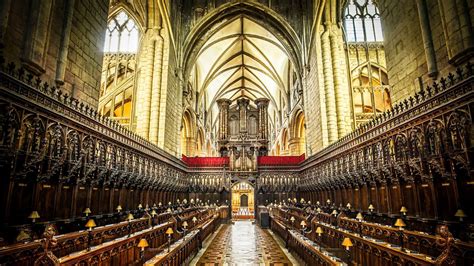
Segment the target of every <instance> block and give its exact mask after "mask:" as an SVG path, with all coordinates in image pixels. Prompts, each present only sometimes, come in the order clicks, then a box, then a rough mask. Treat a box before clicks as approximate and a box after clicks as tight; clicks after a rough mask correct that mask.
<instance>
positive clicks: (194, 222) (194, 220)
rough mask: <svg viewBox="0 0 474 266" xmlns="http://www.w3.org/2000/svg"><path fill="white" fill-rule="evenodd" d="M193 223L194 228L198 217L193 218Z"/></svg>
mask: <svg viewBox="0 0 474 266" xmlns="http://www.w3.org/2000/svg"><path fill="white" fill-rule="evenodd" d="M192 221H193V224H194V226H196V221H197V218H196V216H194V217H193V219H192Z"/></svg>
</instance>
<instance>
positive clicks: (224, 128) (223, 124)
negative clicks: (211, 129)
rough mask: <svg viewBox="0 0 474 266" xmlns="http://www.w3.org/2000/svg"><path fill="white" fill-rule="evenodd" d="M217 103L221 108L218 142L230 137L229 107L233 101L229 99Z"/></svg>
mask: <svg viewBox="0 0 474 266" xmlns="http://www.w3.org/2000/svg"><path fill="white" fill-rule="evenodd" d="M216 103H217V106H218V107H219V128H218V132H217V134H218V140H227V138H228V137H229V132H228V130H229V106H230V103H231V101H230V100H228V99H219V100H217V101H216Z"/></svg>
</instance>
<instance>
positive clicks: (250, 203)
mask: <svg viewBox="0 0 474 266" xmlns="http://www.w3.org/2000/svg"><path fill="white" fill-rule="evenodd" d="M254 202H255V200H254V188H253V186H252V185H251V184H250V183H249V182H246V181H241V182H238V183H235V184H234V185H233V186H232V218H233V219H254V211H255V208H254Z"/></svg>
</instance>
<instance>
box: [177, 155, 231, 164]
mask: <svg viewBox="0 0 474 266" xmlns="http://www.w3.org/2000/svg"><path fill="white" fill-rule="evenodd" d="M182 160H183V162H184V163H185V164H187V165H188V166H190V167H222V166H224V165H225V166H228V165H229V157H187V156H185V155H183V159H182Z"/></svg>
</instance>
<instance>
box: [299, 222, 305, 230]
mask: <svg viewBox="0 0 474 266" xmlns="http://www.w3.org/2000/svg"><path fill="white" fill-rule="evenodd" d="M300 225H301V227H302V228H303V230H304V228H305V227H306V222H305V221H304V220H301V223H300Z"/></svg>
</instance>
